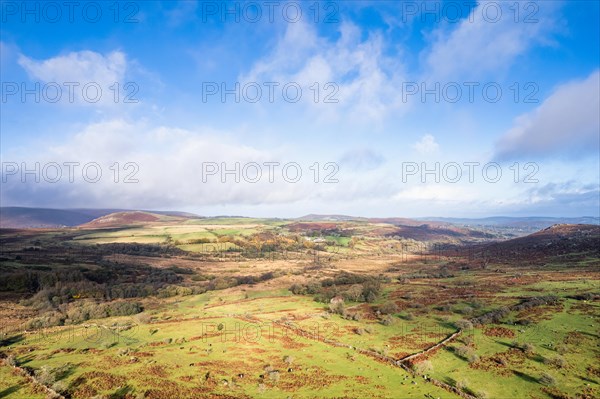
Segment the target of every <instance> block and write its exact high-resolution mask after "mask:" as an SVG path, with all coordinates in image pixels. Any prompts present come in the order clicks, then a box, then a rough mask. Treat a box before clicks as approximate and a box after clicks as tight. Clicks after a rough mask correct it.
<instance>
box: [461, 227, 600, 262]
mask: <svg viewBox="0 0 600 399" xmlns="http://www.w3.org/2000/svg"><path fill="white" fill-rule="evenodd" d="M463 251H464V249H463ZM467 252H468V255H469V256H471V257H473V258H476V259H478V258H482V259H483V258H487V259H490V260H491V261H500V262H510V263H516V264H527V263H530V262H539V261H548V260H549V259H550V258H554V257H559V259H561V260H564V261H565V262H568V261H576V260H581V259H585V258H586V257H591V258H596V259H598V260H600V226H598V225H590V224H556V225H552V226H550V227H547V228H545V229H543V230H540V231H538V232H535V233H533V234H529V235H527V236H524V237H519V238H514V239H511V240H506V241H501V242H496V243H493V244H484V245H478V246H473V247H471V248H469V249H468V251H467Z"/></svg>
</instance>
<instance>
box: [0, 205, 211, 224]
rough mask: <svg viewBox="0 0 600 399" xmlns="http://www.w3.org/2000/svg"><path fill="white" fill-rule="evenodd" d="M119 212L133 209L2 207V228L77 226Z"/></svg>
mask: <svg viewBox="0 0 600 399" xmlns="http://www.w3.org/2000/svg"><path fill="white" fill-rule="evenodd" d="M117 212H132V211H130V210H126V209H51V208H26V207H0V228H13V229H30V228H61V227H75V226H79V225H82V224H85V223H89V222H91V221H92V220H94V219H97V218H100V217H103V216H106V215H109V214H111V213H117ZM142 212H143V211H142ZM149 212H150V213H154V214H158V215H165V216H177V217H187V218H200V216H197V215H194V214H192V213H186V212H170V211H149Z"/></svg>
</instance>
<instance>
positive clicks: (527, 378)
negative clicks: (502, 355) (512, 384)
mask: <svg viewBox="0 0 600 399" xmlns="http://www.w3.org/2000/svg"><path fill="white" fill-rule="evenodd" d="M513 373H514V375H516V376H517V377H519V378H520V379H522V380H523V381H527V382H531V383H534V384H536V383H537V382H538V380H537V378H534V377H532V376H530V375H529V374H525V373H523V372H520V371H517V370H513Z"/></svg>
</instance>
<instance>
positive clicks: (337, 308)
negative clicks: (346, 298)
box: [329, 302, 346, 316]
mask: <svg viewBox="0 0 600 399" xmlns="http://www.w3.org/2000/svg"><path fill="white" fill-rule="evenodd" d="M329 310H330V311H331V313H335V314H339V315H342V316H343V315H345V314H346V306H345V305H344V302H335V303H330V304H329Z"/></svg>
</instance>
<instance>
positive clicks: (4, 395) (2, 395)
mask: <svg viewBox="0 0 600 399" xmlns="http://www.w3.org/2000/svg"><path fill="white" fill-rule="evenodd" d="M21 387H22V386H21V385H13V386H12V387H9V388H6V389H5V390H3V391H0V398H8V397H9V396H10V395H12V394H13V393H16V392H17V391H18V390H19V389H21Z"/></svg>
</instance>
